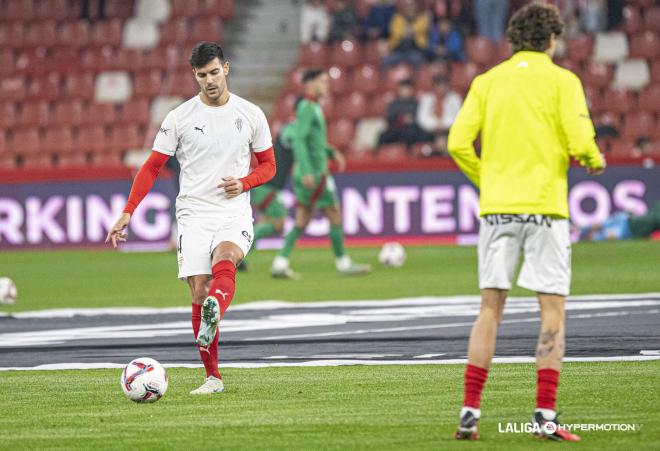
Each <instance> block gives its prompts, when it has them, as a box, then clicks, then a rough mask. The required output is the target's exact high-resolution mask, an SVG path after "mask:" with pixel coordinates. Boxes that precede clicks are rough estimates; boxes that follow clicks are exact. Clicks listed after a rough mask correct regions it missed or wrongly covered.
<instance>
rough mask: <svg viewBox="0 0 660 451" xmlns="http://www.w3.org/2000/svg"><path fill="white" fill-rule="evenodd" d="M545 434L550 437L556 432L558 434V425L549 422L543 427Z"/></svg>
mask: <svg viewBox="0 0 660 451" xmlns="http://www.w3.org/2000/svg"><path fill="white" fill-rule="evenodd" d="M543 432H545V433H546V434H548V435H552V434H554V433H555V432H557V423H553V422H552V421H548V422H547V423H545V424H544V425H543Z"/></svg>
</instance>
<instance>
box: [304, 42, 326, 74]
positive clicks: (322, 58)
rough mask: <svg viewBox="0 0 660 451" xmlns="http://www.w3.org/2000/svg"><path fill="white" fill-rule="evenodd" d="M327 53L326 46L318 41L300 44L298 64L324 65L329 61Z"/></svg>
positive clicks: (307, 65)
mask: <svg viewBox="0 0 660 451" xmlns="http://www.w3.org/2000/svg"><path fill="white" fill-rule="evenodd" d="M328 53H329V52H328V49H327V48H326V46H325V45H323V44H321V43H320V42H310V43H309V44H307V45H302V46H300V51H299V55H298V65H300V66H304V67H306V68H310V67H324V66H325V65H326V64H328V63H329V61H330V57H329V55H328Z"/></svg>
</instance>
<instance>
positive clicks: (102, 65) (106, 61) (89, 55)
mask: <svg viewBox="0 0 660 451" xmlns="http://www.w3.org/2000/svg"><path fill="white" fill-rule="evenodd" d="M114 56H115V47H113V46H111V45H104V46H101V47H89V48H86V49H84V50H81V53H80V64H79V65H80V67H81V68H82V69H83V70H85V71H90V72H95V73H99V72H103V71H105V70H110V69H111V68H112V61H113V60H114Z"/></svg>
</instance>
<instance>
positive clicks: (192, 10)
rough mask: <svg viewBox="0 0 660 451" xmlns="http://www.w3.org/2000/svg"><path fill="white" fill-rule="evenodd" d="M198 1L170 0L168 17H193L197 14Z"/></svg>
mask: <svg viewBox="0 0 660 451" xmlns="http://www.w3.org/2000/svg"><path fill="white" fill-rule="evenodd" d="M199 3H200V1H199V0H172V13H171V15H170V17H175V18H180V17H195V16H196V15H197V14H198V13H199Z"/></svg>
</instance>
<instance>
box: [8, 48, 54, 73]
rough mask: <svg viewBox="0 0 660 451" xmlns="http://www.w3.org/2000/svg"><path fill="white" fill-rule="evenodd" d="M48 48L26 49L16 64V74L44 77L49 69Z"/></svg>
mask: <svg viewBox="0 0 660 451" xmlns="http://www.w3.org/2000/svg"><path fill="white" fill-rule="evenodd" d="M47 53H48V51H47V49H46V47H37V48H34V49H24V50H23V51H21V52H19V53H18V56H17V57H16V61H15V62H14V67H15V72H16V73H17V74H22V75H43V74H45V73H46V72H47V69H48V59H47Z"/></svg>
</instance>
